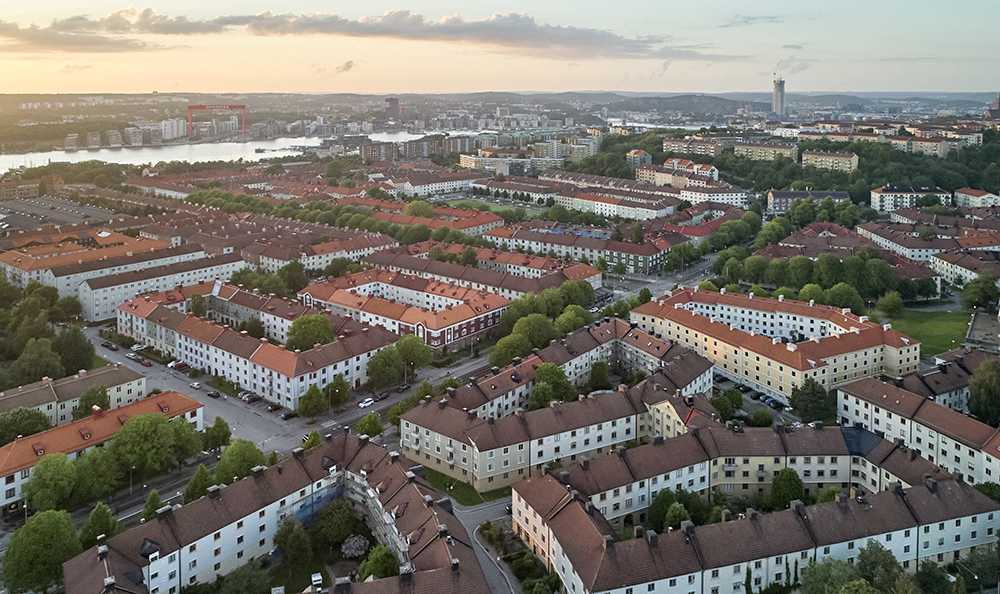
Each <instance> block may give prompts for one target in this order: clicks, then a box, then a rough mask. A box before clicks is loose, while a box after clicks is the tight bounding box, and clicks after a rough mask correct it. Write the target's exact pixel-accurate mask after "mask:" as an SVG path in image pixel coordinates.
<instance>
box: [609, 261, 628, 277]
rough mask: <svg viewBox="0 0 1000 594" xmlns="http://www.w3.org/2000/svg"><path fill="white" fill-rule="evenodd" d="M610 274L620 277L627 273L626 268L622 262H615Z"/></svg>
mask: <svg viewBox="0 0 1000 594" xmlns="http://www.w3.org/2000/svg"><path fill="white" fill-rule="evenodd" d="M611 272H613V273H615V274H618V275H622V274H625V273H627V272H628V267H626V266H625V263H624V262H615V265H614V267H613V268H612V269H611Z"/></svg>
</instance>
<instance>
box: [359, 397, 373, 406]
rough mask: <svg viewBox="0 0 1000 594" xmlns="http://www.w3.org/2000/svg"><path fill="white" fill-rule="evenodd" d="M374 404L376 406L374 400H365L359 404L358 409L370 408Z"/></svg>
mask: <svg viewBox="0 0 1000 594" xmlns="http://www.w3.org/2000/svg"><path fill="white" fill-rule="evenodd" d="M373 404H375V399H374V398H365V399H364V400H362V401H361V402H359V403H358V408H368V407H369V406H371V405H373Z"/></svg>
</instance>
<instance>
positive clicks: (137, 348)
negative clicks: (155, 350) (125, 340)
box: [130, 343, 146, 353]
mask: <svg viewBox="0 0 1000 594" xmlns="http://www.w3.org/2000/svg"><path fill="white" fill-rule="evenodd" d="M144 348H146V345H144V344H139V343H136V344H133V345H132V346H131V348H130V350H131V351H132V352H133V353H138V352H139V351H141V350H142V349H144Z"/></svg>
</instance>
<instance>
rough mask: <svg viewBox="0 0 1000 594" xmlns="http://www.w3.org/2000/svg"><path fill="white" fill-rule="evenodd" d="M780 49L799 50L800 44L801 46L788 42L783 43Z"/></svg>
mask: <svg viewBox="0 0 1000 594" xmlns="http://www.w3.org/2000/svg"><path fill="white" fill-rule="evenodd" d="M781 49H794V50H800V49H802V46H801V45H799V44H798V43H789V44H788V45H783V46H781Z"/></svg>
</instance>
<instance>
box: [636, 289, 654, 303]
mask: <svg viewBox="0 0 1000 594" xmlns="http://www.w3.org/2000/svg"><path fill="white" fill-rule="evenodd" d="M652 300H653V293H652V291H650V290H649V288H648V287H643V288H642V290H640V291H639V304H640V305H642V304H643V303H649V302H650V301H652Z"/></svg>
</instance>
